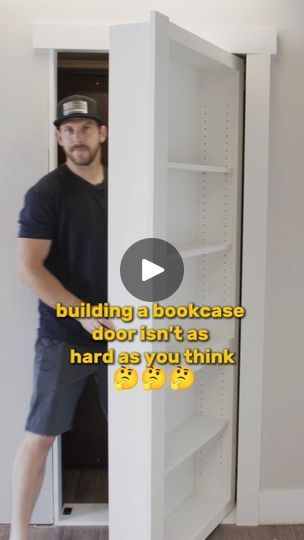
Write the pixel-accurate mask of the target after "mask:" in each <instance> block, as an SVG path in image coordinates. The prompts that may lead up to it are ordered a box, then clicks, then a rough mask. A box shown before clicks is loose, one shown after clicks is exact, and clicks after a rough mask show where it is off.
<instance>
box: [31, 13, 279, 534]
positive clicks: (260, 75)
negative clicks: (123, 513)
mask: <svg viewBox="0 0 304 540" xmlns="http://www.w3.org/2000/svg"><path fill="white" fill-rule="evenodd" d="M130 22H134V20H132V21H130ZM138 22H142V21H138ZM109 29H110V25H102V24H89V23H88V24H77V23H76V24H75V23H61V24H57V23H35V24H34V28H33V47H34V49H35V50H37V51H39V52H40V53H42V54H47V55H48V66H49V68H48V74H49V82H48V89H49V93H48V118H49V145H48V167H49V170H50V169H52V168H54V166H56V142H55V137H54V129H53V125H52V121H53V119H54V118H55V104H56V101H57V99H56V75H57V51H60V52H67V51H77V52H89V51H90V52H108V51H109ZM187 29H188V30H190V31H192V32H194V33H196V34H197V35H199V37H201V38H203V39H207V40H208V41H211V42H212V43H214V44H215V45H218V46H220V47H222V48H225V49H226V50H228V51H229V52H231V53H234V54H242V55H245V56H246V78H245V92H246V101H245V110H244V114H245V125H244V195H243V223H242V225H243V236H242V276H241V304H242V305H243V306H244V307H245V309H246V317H245V318H244V319H242V321H241V326H240V348H239V351H240V353H239V358H240V373H239V417H238V456H237V471H238V472H237V500H236V508H235V511H236V513H235V519H234V518H232V520H231V521H230V522H235V523H237V525H257V524H258V523H259V498H260V468H261V436H262V396H263V363H264V322H265V300H266V290H265V289H266V255H267V199H268V155H269V107H270V67H271V55H272V54H276V52H277V49H276V47H277V45H276V44H277V33H276V31H275V30H274V29H267V28H252V27H251V28H245V27H240V28H233V29H231V28H229V27H221V28H220V27H213V28H210V27H203V26H200V27H197V26H195V27H193V28H191V27H190V28H189V27H188V28H187ZM60 443H61V440H60V437H58V438H57V439H56V443H55V445H54V449H53V481H54V519H55V523H58V520H59V512H58V510H59V508H60V506H61V501H60V500H59V495H60V493H61V487H60V485H59V481H60V480H59V479H60V474H59V470H58V463H59V461H58V457H59V452H60ZM248 463H250V467H248ZM60 524H61V525H62V524H64V523H62V521H60Z"/></svg>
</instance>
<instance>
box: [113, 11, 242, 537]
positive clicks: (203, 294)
mask: <svg viewBox="0 0 304 540" xmlns="http://www.w3.org/2000/svg"><path fill="white" fill-rule="evenodd" d="M243 72H244V66H243V60H242V59H240V58H238V57H237V56H235V55H233V54H231V53H229V52H227V51H224V50H223V49H220V48H219V47H216V46H214V45H213V44H211V43H209V42H207V41H205V40H203V39H201V38H199V37H197V36H195V35H193V34H191V33H190V32H188V31H186V30H184V29H182V28H180V27H178V26H176V25H175V24H172V23H171V22H170V21H169V19H168V18H167V17H165V16H163V15H161V14H159V13H152V15H151V19H150V21H149V22H146V23H136V24H128V25H120V26H114V27H112V28H111V33H110V80H109V249H108V259H109V302H110V303H111V304H118V305H133V306H134V308H135V309H136V308H137V307H138V306H140V305H142V304H145V305H149V306H151V304H149V303H147V302H143V301H142V300H140V299H137V298H134V297H133V296H132V295H131V294H130V293H129V292H128V291H127V290H126V289H125V288H124V286H123V283H122V281H121V278H120V262H121V259H122V257H123V255H124V253H125V251H126V250H127V249H128V248H129V247H130V245H132V244H133V243H135V242H137V241H138V240H141V239H143V238H151V237H155V238H161V239H163V240H167V241H169V242H171V243H172V244H173V245H174V246H175V247H177V248H178V250H179V251H180V253H181V255H182V257H183V260H184V279H183V282H182V284H181V286H180V287H179V289H178V290H177V291H176V293H175V294H174V295H172V296H171V297H170V298H167V299H166V300H165V301H162V302H158V303H160V304H162V305H174V306H178V305H184V306H187V305H188V304H189V303H193V304H196V305H205V306H223V305H225V306H227V305H230V306H237V305H238V304H239V294H240V285H239V284H240V244H241V199H242V125H243ZM155 301H157V299H156V300H155ZM141 324H142V321H141V320H138V319H137V318H135V319H134V321H132V327H133V328H138V327H139V326H140V325H141ZM145 324H146V325H147V326H151V327H156V326H158V327H163V328H166V327H167V326H168V325H169V324H171V325H172V324H176V325H178V324H179V325H181V326H182V327H183V329H184V333H185V335H186V334H187V331H188V330H190V329H199V328H204V329H206V330H208V333H209V334H208V335H209V339H208V341H206V342H199V341H198V342H196V343H194V342H191V341H189V342H187V340H186V341H184V342H183V343H177V342H174V341H170V342H168V343H155V342H141V341H139V340H138V341H133V342H123V343H117V342H115V346H114V348H115V357H116V358H118V355H119V353H120V352H123V351H124V352H131V351H137V352H139V353H141V354H143V352H145V351H147V352H152V351H168V352H169V351H174V352H179V353H180V358H181V364H182V365H185V360H184V357H183V352H184V349H186V348H190V349H197V351H198V352H199V353H203V354H205V357H203V356H202V355H201V358H207V356H208V355H207V354H206V349H208V351H209V352H210V353H212V352H215V353H216V352H217V353H223V351H224V350H228V351H230V352H233V353H234V356H233V359H234V361H235V363H234V364H232V363H229V364H227V365H226V364H223V363H219V362H218V363H214V364H206V363H205V364H204V363H201V361H199V362H198V363H196V364H195V365H192V366H190V365H188V366H187V367H191V368H192V369H193V371H194V375H195V382H194V384H193V385H192V386H191V388H188V389H187V390H180V391H174V390H171V387H170V382H169V381H170V374H171V371H172V369H173V367H174V366H172V365H165V366H162V367H164V369H165V370H166V372H167V379H168V383H167V385H166V387H165V388H162V389H160V390H156V391H146V390H144V389H143V388H142V385H141V373H142V371H143V370H144V369H145V367H146V365H145V362H144V361H142V362H141V364H139V365H137V366H135V367H136V369H137V371H138V374H139V383H138V385H137V386H136V387H135V388H133V389H132V390H129V391H125V392H118V391H117V390H115V388H114V384H113V376H114V372H115V370H116V369H117V367H119V366H118V365H117V363H115V364H114V365H112V366H110V367H109V478H110V483H109V517H110V540H124V539H125V538H126V536H128V538H132V539H133V540H202V539H204V538H206V537H207V536H208V535H209V534H210V533H211V532H212V530H213V529H214V528H215V527H216V526H217V525H218V524H219V523H220V522H221V520H222V519H223V518H224V517H225V515H227V514H228V513H229V512H230V510H231V509H232V508H233V506H234V503H235V476H236V436H237V433H236V426H237V384H238V334H239V319H236V318H227V319H220V318H219V319H217V318H211V317H210V318H208V319H193V320H190V319H185V320H181V319H178V318H176V319H168V320H166V319H162V320H161V323H160V321H157V320H153V319H152V318H150V319H149V320H145ZM123 326H124V325H123V324H122V323H120V322H119V327H123ZM125 326H126V327H128V328H130V324H129V323H126V324H125ZM197 356H198V357H200V355H199V354H198V355H197ZM222 357H224V354H222ZM214 358H220V355H218V356H217V357H216V355H215V356H214ZM133 367H134V366H133Z"/></svg>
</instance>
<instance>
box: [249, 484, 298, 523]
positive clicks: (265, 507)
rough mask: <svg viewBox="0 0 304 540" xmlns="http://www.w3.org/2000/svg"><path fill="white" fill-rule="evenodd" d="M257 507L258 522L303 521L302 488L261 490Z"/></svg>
mask: <svg viewBox="0 0 304 540" xmlns="http://www.w3.org/2000/svg"><path fill="white" fill-rule="evenodd" d="M259 507H260V508H259V522H260V523H267V524H281V523H282V524H283V523H285V524H296V523H304V490H303V489H295V490H274V491H262V492H261V493H260V501H259Z"/></svg>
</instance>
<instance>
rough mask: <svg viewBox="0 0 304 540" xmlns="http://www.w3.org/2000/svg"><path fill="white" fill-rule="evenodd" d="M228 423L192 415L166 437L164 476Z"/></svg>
mask: <svg viewBox="0 0 304 540" xmlns="http://www.w3.org/2000/svg"><path fill="white" fill-rule="evenodd" d="M227 425H228V421H227V420H224V419H222V418H216V417H213V416H203V415H194V416H192V417H191V418H190V419H189V420H186V422H183V423H182V424H180V425H179V426H178V427H177V428H175V429H173V430H172V431H169V433H168V434H167V435H166V451H165V474H167V473H169V472H170V471H172V469H174V468H175V467H177V466H178V465H179V464H180V463H182V462H183V461H184V460H185V459H187V458H188V457H190V456H191V455H192V454H194V452H196V451H197V450H198V449H199V448H201V447H202V446H204V444H206V443H207V442H209V441H211V440H212V439H214V438H215V437H216V436H217V435H219V434H220V433H221V432H222V431H224V429H225V428H226V427H227Z"/></svg>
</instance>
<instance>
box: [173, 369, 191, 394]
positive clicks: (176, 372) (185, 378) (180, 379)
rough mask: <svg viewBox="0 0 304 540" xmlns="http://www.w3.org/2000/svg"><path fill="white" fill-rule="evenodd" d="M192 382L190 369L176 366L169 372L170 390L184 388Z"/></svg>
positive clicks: (188, 386)
mask: <svg viewBox="0 0 304 540" xmlns="http://www.w3.org/2000/svg"><path fill="white" fill-rule="evenodd" d="M193 383H194V373H193V371H192V369H189V368H187V367H182V366H178V367H176V368H174V369H173V371H172V372H171V390H186V388H190V386H192V385H193Z"/></svg>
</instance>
